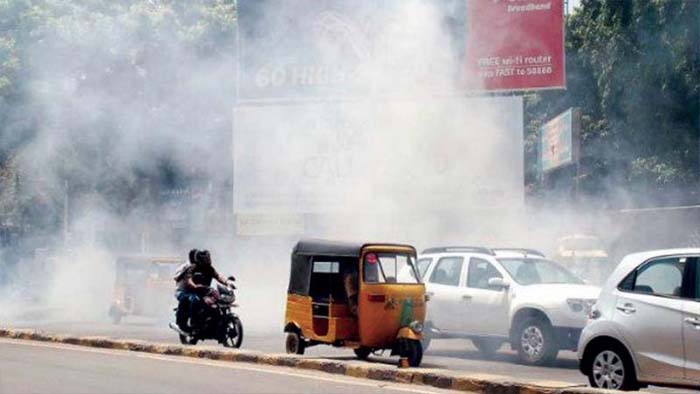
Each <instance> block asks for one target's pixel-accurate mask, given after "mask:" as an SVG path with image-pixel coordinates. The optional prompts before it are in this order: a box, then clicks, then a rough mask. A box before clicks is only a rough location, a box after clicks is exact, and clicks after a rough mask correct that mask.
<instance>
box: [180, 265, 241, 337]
mask: <svg viewBox="0 0 700 394" xmlns="http://www.w3.org/2000/svg"><path fill="white" fill-rule="evenodd" d="M232 280H234V279H233V277H229V283H230V281H232ZM235 289H236V288H235V286H233V284H230V285H228V286H222V285H219V284H217V286H216V288H213V287H212V288H209V289H207V291H206V293H204V294H202V296H201V300H202V301H201V302H200V307H199V308H197V310H196V311H195V312H194V316H191V317H190V326H191V327H192V331H191V332H190V333H187V332H184V331H182V330H181V329H180V328H179V327H178V326H177V324H175V323H170V328H172V329H173V330H175V331H176V332H177V333H178V334H179V335H180V342H181V343H182V344H183V345H196V344H197V342H199V341H204V340H209V339H213V340H216V341H218V342H219V343H220V344H222V345H224V346H226V347H233V348H239V347H241V343H242V342H243V323H241V319H240V318H239V317H238V315H237V314H235V313H234V312H233V310H232V309H233V308H236V307H238V304H236V296H235V294H234V290H235ZM175 314H176V315H177V308H175Z"/></svg>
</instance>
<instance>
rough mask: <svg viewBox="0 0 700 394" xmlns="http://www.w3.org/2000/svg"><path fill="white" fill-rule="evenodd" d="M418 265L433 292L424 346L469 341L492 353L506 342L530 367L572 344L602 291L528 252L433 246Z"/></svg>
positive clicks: (489, 354) (552, 358)
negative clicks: (442, 340)
mask: <svg viewBox="0 0 700 394" xmlns="http://www.w3.org/2000/svg"><path fill="white" fill-rule="evenodd" d="M417 265H418V269H419V271H420V274H421V276H422V277H423V280H424V282H425V285H426V289H427V293H428V296H429V297H430V301H429V303H428V312H427V313H428V316H427V319H426V331H425V334H426V337H427V338H428V339H427V340H426V341H425V343H424V347H427V345H428V344H429V341H430V339H433V338H468V339H470V340H471V341H472V342H473V343H474V345H475V346H476V347H477V348H478V349H479V350H480V351H481V352H482V353H483V354H484V355H485V356H491V355H492V354H493V353H494V352H496V351H497V350H498V349H499V348H500V347H501V345H503V343H505V342H509V343H510V344H511V346H512V348H513V349H515V350H517V351H518V355H519V357H520V360H522V362H523V363H526V364H532V365H542V364H546V363H548V362H550V361H552V360H554V359H555V358H556V356H557V353H558V352H559V350H560V349H571V350H575V349H576V345H577V342H578V338H579V335H580V333H581V329H582V328H583V327H584V326H585V324H586V321H587V317H588V312H589V311H590V308H591V306H592V305H593V304H594V303H595V300H596V298H597V297H598V293H599V292H600V289H599V288H597V287H593V286H588V285H586V284H584V282H583V281H582V280H581V279H579V278H577V277H576V276H575V275H573V274H572V273H571V272H569V271H568V270H566V269H565V268H564V267H562V266H560V265H559V264H557V263H554V262H552V261H550V260H547V259H546V258H545V257H544V256H543V255H542V254H541V253H539V252H537V251H533V250H523V249H488V248H476V247H440V248H430V249H427V250H425V251H424V252H423V253H422V254H421V255H420V256H419V258H418V261H417Z"/></svg>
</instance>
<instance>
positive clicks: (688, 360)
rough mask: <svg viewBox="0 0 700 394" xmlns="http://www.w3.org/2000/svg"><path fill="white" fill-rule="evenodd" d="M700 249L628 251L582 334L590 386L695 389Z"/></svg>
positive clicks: (699, 369)
mask: <svg viewBox="0 0 700 394" xmlns="http://www.w3.org/2000/svg"><path fill="white" fill-rule="evenodd" d="M699 262H700V249H669V250H657V251H652V252H644V253H636V254H631V255H628V256H626V257H625V258H624V259H623V260H622V262H621V263H620V264H619V265H618V267H617V268H616V269H615V271H614V272H613V273H612V275H611V276H610V277H609V278H608V281H607V282H606V283H605V285H604V286H603V290H602V292H601V294H600V299H599V300H598V302H597V304H596V305H595V306H594V308H593V310H592V311H591V318H590V321H589V323H588V325H587V326H586V328H585V329H584V330H583V333H582V334H581V340H580V342H579V350H578V358H579V368H580V369H581V372H583V373H584V374H585V375H587V376H588V380H589V382H590V383H591V385H592V386H594V387H604V388H610V389H619V390H635V389H638V388H640V387H643V386H645V385H647V384H654V385H669V386H688V387H696V388H697V387H700V265H699Z"/></svg>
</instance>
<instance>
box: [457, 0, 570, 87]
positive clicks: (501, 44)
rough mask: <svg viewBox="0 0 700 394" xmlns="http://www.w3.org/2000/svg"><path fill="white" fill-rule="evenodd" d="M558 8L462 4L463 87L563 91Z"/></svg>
mask: <svg viewBox="0 0 700 394" xmlns="http://www.w3.org/2000/svg"><path fill="white" fill-rule="evenodd" d="M563 3H564V2H563V0H467V10H466V11H467V21H466V23H467V34H466V40H467V43H466V56H465V62H466V84H467V87H468V88H469V89H470V90H530V89H553V88H565V87H566V75H565V57H564V19H563V18H564V4H563Z"/></svg>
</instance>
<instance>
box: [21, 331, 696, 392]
mask: <svg viewBox="0 0 700 394" xmlns="http://www.w3.org/2000/svg"><path fill="white" fill-rule="evenodd" d="M243 324H244V326H245V321H244V322H243ZM166 325H167V323H165V322H154V321H153V320H148V319H138V318H130V319H126V320H124V322H123V323H122V324H120V325H118V326H116V325H113V324H111V323H107V322H102V323H96V322H95V323H89V324H88V323H70V322H43V323H37V322H25V323H15V324H14V325H12V326H13V327H15V328H28V329H38V330H41V331H45V332H48V333H55V334H73V335H91V336H106V337H112V338H123V339H126V338H128V339H141V340H148V341H154V342H161V343H179V342H178V339H177V335H176V334H175V333H174V332H173V331H172V330H170V329H169V328H167V326H166ZM197 346H203V347H211V348H219V347H220V345H218V344H216V342H213V341H207V342H203V344H202V345H197ZM242 347H243V348H244V349H247V350H255V351H261V352H267V353H283V352H284V336H283V334H282V333H281V332H246V335H245V337H244V340H243V346H242ZM305 355H307V356H309V357H326V358H329V359H342V360H354V355H353V353H352V352H351V351H350V350H347V349H335V348H333V347H330V346H316V347H311V348H308V349H307V351H306V354H305ZM370 361H371V362H379V363H390V364H393V365H395V364H396V359H395V358H389V357H377V356H370ZM421 366H422V367H425V368H444V369H450V370H457V371H466V372H469V373H471V374H473V373H478V374H480V375H483V376H484V377H489V376H494V377H501V378H502V377H506V378H508V379H510V380H514V381H520V382H529V383H536V384H547V385H553V386H559V387H575V386H586V385H587V380H586V378H585V377H584V376H583V375H582V374H581V373H580V372H579V370H578V361H577V360H576V355H575V353H573V352H569V351H562V352H560V354H559V358H558V360H557V361H556V362H555V363H554V364H553V365H552V366H547V367H531V366H525V365H520V364H518V363H517V355H516V353H515V352H513V351H511V350H510V349H509V348H508V347H507V346H503V347H502V348H501V350H500V351H499V352H498V353H497V355H496V356H495V357H494V358H493V359H484V358H483V357H482V356H481V354H480V353H479V352H478V351H477V350H476V348H474V347H473V346H472V344H471V342H470V341H467V340H460V339H449V340H434V341H432V343H431V345H430V349H428V351H427V352H426V354H425V357H424V358H423V363H422V364H421ZM645 391H647V392H654V393H671V392H672V393H682V392H687V393H690V392H693V391H682V390H678V389H674V390H670V389H662V388H656V387H652V388H650V389H647V390H645Z"/></svg>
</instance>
